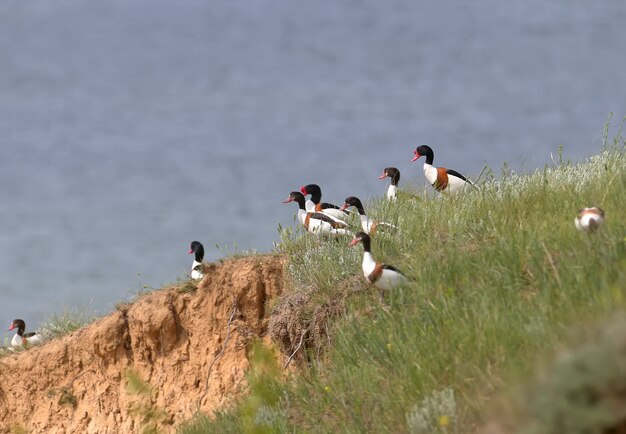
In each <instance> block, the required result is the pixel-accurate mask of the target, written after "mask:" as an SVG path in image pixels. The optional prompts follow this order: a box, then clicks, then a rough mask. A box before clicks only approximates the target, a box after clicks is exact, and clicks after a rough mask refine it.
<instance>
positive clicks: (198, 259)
mask: <svg viewBox="0 0 626 434" xmlns="http://www.w3.org/2000/svg"><path fill="white" fill-rule="evenodd" d="M192 253H193V254H195V255H196V256H195V258H194V260H193V263H192V264H191V278H192V279H194V280H200V279H202V278H203V277H204V273H203V266H202V260H203V259H204V246H203V245H202V243H201V242H200V241H192V242H191V250H189V254H190V255H191V254H192Z"/></svg>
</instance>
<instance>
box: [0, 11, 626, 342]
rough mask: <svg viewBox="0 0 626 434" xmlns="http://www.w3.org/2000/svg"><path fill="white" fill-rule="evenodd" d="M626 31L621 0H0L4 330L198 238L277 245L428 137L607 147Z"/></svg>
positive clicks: (623, 88)
mask: <svg viewBox="0 0 626 434" xmlns="http://www.w3.org/2000/svg"><path fill="white" fill-rule="evenodd" d="M625 23H626V2H625V1H624V0H602V1H594V2H592V1H588V0H549V1H546V0H527V1H520V2H503V1H501V0H479V1H473V2H449V1H442V2H429V1H415V0H404V1H379V0H365V1H336V0H321V1H314V2H304V1H294V0H253V1H238V0H235V1H206V0H205V1H199V0H187V1H185V2H174V1H170V0H107V1H106V2H104V1H97V0H55V1H53V2H52V1H49V0H28V1H24V0H3V1H2V2H1V3H0V326H2V322H4V323H5V324H6V325H7V326H8V325H9V323H10V322H11V320H12V319H13V318H19V317H21V318H23V319H25V320H26V322H27V325H29V328H31V329H32V328H36V327H38V326H39V325H40V324H41V322H42V321H44V320H46V319H48V318H49V317H50V316H51V315H52V314H53V313H55V312H57V313H58V312H62V311H63V309H65V308H70V309H72V308H75V307H78V308H86V309H87V310H88V311H90V312H91V313H96V314H99V315H101V314H104V313H106V312H108V311H110V310H111V309H113V306H114V305H115V303H116V302H117V301H119V300H121V299H128V298H130V297H132V295H133V292H136V291H138V290H140V289H141V288H142V286H144V285H148V286H152V287H158V286H160V285H161V284H164V283H166V282H171V281H173V280H175V279H176V277H177V276H182V275H183V274H184V273H186V272H187V270H188V268H189V266H190V264H191V257H190V256H189V255H187V251H188V245H189V242H190V241H192V240H194V239H197V240H200V241H202V242H203V243H204V245H205V249H206V251H207V257H206V259H208V260H212V259H216V258H219V257H220V256H222V254H223V253H222V252H220V250H218V249H217V248H216V247H215V246H216V244H219V245H223V246H229V247H230V248H232V246H234V245H236V246H237V247H238V248H239V249H256V250H258V251H262V252H265V251H269V250H271V248H272V242H273V241H274V240H276V239H277V226H278V224H279V223H280V224H282V225H290V224H292V222H293V215H294V213H295V211H296V207H295V206H293V205H283V204H282V203H281V201H282V200H283V199H285V198H286V196H287V195H288V193H289V191H291V190H293V189H297V188H298V187H299V186H301V185H303V184H305V183H313V182H315V183H318V184H320V185H321V186H322V189H323V191H324V197H325V198H326V199H327V200H328V201H331V202H335V203H338V202H341V201H342V200H343V199H344V198H345V197H346V196H348V195H357V196H361V197H363V198H371V197H373V196H375V195H379V194H383V192H384V191H385V189H386V186H387V183H383V182H381V181H378V180H377V179H376V177H377V176H378V175H379V174H380V173H381V172H382V169H383V168H384V167H385V166H396V167H398V168H399V169H400V170H401V172H402V177H403V180H406V179H414V180H417V181H419V182H420V183H421V182H422V180H423V175H422V171H421V165H422V163H419V164H417V165H416V164H413V165H411V163H409V160H410V159H411V157H412V152H413V149H414V148H415V146H416V145H418V144H421V143H427V144H430V145H432V146H433V147H434V148H435V151H436V159H435V162H436V163H437V162H439V163H442V164H445V165H447V166H448V167H452V168H455V169H457V170H459V171H461V172H465V173H467V174H474V175H475V174H476V173H478V172H479V171H480V170H481V168H482V167H483V165H484V164H485V163H486V164H489V165H490V166H492V167H494V168H499V167H500V166H501V164H502V163H503V162H504V161H508V162H509V164H511V165H512V166H513V167H519V168H521V167H525V168H527V169H533V168H535V167H540V166H542V165H543V164H545V163H546V162H547V161H549V157H550V152H553V151H555V150H556V148H557V146H558V145H559V144H563V145H564V146H565V154H566V156H567V157H570V158H572V159H576V160H580V159H582V158H584V157H586V156H589V155H591V154H594V153H596V152H598V151H599V150H600V147H601V145H600V139H601V131H602V127H603V124H604V122H605V120H606V119H607V116H608V113H609V112H614V113H615V118H614V122H613V123H614V124H615V125H616V124H617V123H618V121H619V119H620V118H621V117H622V116H623V115H624V114H626V73H625V71H626V55H625V54H626V25H625ZM0 330H3V329H0ZM2 336H3V335H2V334H0V337H2Z"/></svg>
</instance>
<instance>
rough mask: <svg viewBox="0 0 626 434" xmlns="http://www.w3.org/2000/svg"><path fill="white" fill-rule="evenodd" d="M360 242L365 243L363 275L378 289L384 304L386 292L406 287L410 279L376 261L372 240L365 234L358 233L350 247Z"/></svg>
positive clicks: (389, 266) (391, 267) (395, 269)
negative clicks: (401, 286) (373, 254)
mask: <svg viewBox="0 0 626 434" xmlns="http://www.w3.org/2000/svg"><path fill="white" fill-rule="evenodd" d="M359 242H360V243H363V263H362V267H363V275H364V276H365V279H366V280H367V282H368V283H369V284H370V285H373V286H375V287H376V288H378V290H379V291H380V301H381V302H382V301H383V295H384V292H385V291H388V290H391V289H394V288H397V287H398V286H400V285H404V284H405V283H407V281H408V279H407V278H406V276H405V275H404V274H402V273H401V272H400V271H399V270H398V269H397V268H395V267H393V266H391V265H387V264H383V263H381V262H377V261H376V260H375V259H374V257H373V256H372V252H371V238H370V236H369V235H367V234H366V233H365V232H357V233H356V235H354V238H353V239H352V241H351V242H350V246H355V245H357V244H358V243H359Z"/></svg>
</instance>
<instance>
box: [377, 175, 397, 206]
mask: <svg viewBox="0 0 626 434" xmlns="http://www.w3.org/2000/svg"><path fill="white" fill-rule="evenodd" d="M387 177H389V178H391V184H389V188H388V189H387V199H389V200H396V196H397V194H396V192H397V191H398V183H399V182H400V171H399V170H398V169H396V168H395V167H385V170H384V171H383V174H382V175H380V176H379V177H378V179H385V178H387Z"/></svg>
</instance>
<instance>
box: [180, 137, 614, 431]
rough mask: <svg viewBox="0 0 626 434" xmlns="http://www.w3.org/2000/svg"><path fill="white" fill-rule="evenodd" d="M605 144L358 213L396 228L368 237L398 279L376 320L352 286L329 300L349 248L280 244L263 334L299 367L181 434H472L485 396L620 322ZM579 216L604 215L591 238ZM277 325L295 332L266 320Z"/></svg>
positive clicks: (610, 168)
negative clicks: (474, 186) (465, 189)
mask: <svg viewBox="0 0 626 434" xmlns="http://www.w3.org/2000/svg"><path fill="white" fill-rule="evenodd" d="M607 130H608V126H607V129H606V130H605V135H604V138H603V139H604V140H603V142H604V148H605V150H604V151H603V152H601V153H600V154H598V155H596V156H594V157H591V158H590V159H589V160H587V161H584V162H582V163H579V164H574V163H571V162H563V159H562V154H561V150H559V159H558V161H557V162H555V164H554V166H550V167H545V168H543V169H541V170H538V171H536V172H535V173H532V174H512V173H511V172H510V171H509V170H504V171H503V177H501V178H500V179H495V178H494V176H493V174H492V173H488V175H487V179H486V180H485V181H484V182H482V183H481V189H480V190H475V191H472V192H470V193H468V194H465V195H462V196H450V195H442V196H441V197H434V196H433V195H432V194H430V193H424V192H420V193H415V192H414V193H413V194H409V195H405V199H404V200H399V201H398V203H394V204H390V203H388V202H386V201H384V200H381V199H378V200H373V201H371V202H370V203H369V204H367V205H366V210H367V211H368V214H370V215H372V216H374V217H376V216H379V217H384V219H385V220H386V221H389V222H391V223H394V224H397V226H398V228H399V229H398V231H397V233H395V234H393V235H385V236H383V235H379V236H376V237H374V238H373V245H372V248H373V254H374V256H375V257H376V258H377V259H378V260H383V261H386V262H389V263H391V264H394V265H396V266H398V267H399V268H400V269H402V270H404V271H405V273H406V274H407V275H409V276H410V278H411V283H410V284H409V285H407V286H406V287H404V288H400V289H398V290H396V291H394V292H392V293H390V294H388V295H387V299H386V303H387V305H388V306H387V308H384V307H383V306H381V305H380V304H379V303H378V301H377V294H376V293H375V291H372V290H367V289H366V288H365V287H364V286H363V285H362V286H360V287H359V285H356V286H355V285H354V284H348V285H347V286H348V287H349V288H351V289H350V290H346V289H345V288H346V282H352V281H354V279H355V277H354V276H358V279H360V281H361V282H362V276H361V270H360V259H361V254H362V249H361V247H360V246H359V247H358V248H354V249H350V248H349V247H347V243H348V239H345V240H344V239H341V240H340V241H337V242H334V241H332V240H320V239H317V238H315V237H312V236H309V235H307V234H301V233H299V232H297V233H295V234H294V233H293V231H291V230H283V237H282V241H281V242H280V243H278V245H277V250H278V251H280V252H283V253H286V254H287V255H288V257H289V264H288V269H289V273H290V277H291V281H290V290H289V291H288V293H287V294H285V295H284V296H283V297H282V298H281V299H280V300H278V301H277V302H275V303H274V305H273V306H272V312H273V316H274V317H273V318H272V319H271V321H275V318H276V317H278V318H279V319H278V322H279V323H280V324H279V326H280V325H282V327H283V329H282V334H281V336H283V337H284V338H285V339H284V342H283V346H282V347H283V351H284V352H285V354H290V350H292V349H294V346H295V343H296V338H297V337H298V336H299V333H300V332H301V331H302V332H304V333H305V336H306V340H305V342H306V349H305V350H303V352H304V353H305V354H306V355H307V357H302V358H300V369H299V370H298V372H297V373H296V374H293V375H287V378H282V377H281V376H280V375H279V374H275V373H272V374H268V375H265V376H264V377H261V378H260V379H259V377H258V375H257V376H255V375H256V374H255V373H254V372H253V373H252V374H251V377H250V381H251V382H252V383H253V384H254V383H255V382H259V381H260V382H262V383H263V382H266V383H267V385H268V387H270V388H271V389H272V390H273V391H274V392H272V393H266V392H263V388H261V387H252V388H251V392H250V394H249V395H248V396H247V397H244V398H242V400H241V402H240V403H239V405H238V406H236V407H235V408H233V409H231V410H228V411H225V412H222V413H219V414H218V415H217V417H216V418H215V419H214V420H210V419H208V418H206V417H202V416H201V417H200V418H199V419H197V420H196V421H194V422H193V423H191V424H189V425H187V426H186V427H185V428H184V429H183V430H182V432H188V433H192V432H341V433H344V432H346V433H360V432H412V433H422V432H424V433H426V432H448V433H451V432H459V433H460V432H480V431H481V427H482V426H484V425H483V424H485V418H488V417H491V416H490V414H489V411H487V410H488V409H489V408H490V406H491V404H492V403H493V402H494V397H500V396H501V395H503V394H506V391H507V390H509V389H511V388H513V387H514V386H515V385H516V384H520V383H524V382H525V381H530V380H528V379H530V378H534V376H535V372H536V370H537V366H538V363H539V362H540V361H541V360H545V359H549V358H550V357H551V354H552V353H553V352H554V350H555V348H558V347H560V346H561V345H563V343H564V342H567V341H568V339H570V338H571V336H572V335H576V334H580V333H583V332H584V331H585V330H586V329H588V328H590V327H591V326H592V325H594V324H597V323H601V322H602V321H603V320H604V319H605V318H607V317H609V316H611V315H612V314H614V313H615V312H623V311H624V310H625V307H626V302H625V298H624V296H625V291H626V206H624V205H625V204H626V154H625V152H624V149H625V148H624V145H625V142H624V139H623V137H622V136H621V128H620V131H619V132H618V133H617V136H616V137H615V139H614V140H613V143H609V140H608V139H607V134H606V131H607ZM584 206H600V207H602V208H603V209H604V210H605V212H606V224H605V225H604V227H602V228H601V230H600V231H599V232H598V233H596V234H592V235H588V234H584V233H581V232H578V231H576V229H575V228H574V223H573V220H574V217H575V216H576V214H577V212H578V210H579V209H580V208H581V207H584ZM351 279H352V280H351ZM337 299H340V301H341V302H340V303H339V305H338V304H337ZM328 306H331V307H332V309H330V310H329V311H328V312H330V313H329V314H327V315H321V316H320V315H316V313H319V311H320V310H322V311H324V309H328ZM287 310H288V311H294V312H297V318H293V315H292V316H291V317H289V318H281V317H280V315H281V313H282V312H284V311H287ZM320 318H321V322H322V323H323V324H321V325H320V324H317V325H315V326H313V325H312V322H314V321H320ZM281 321H282V323H281ZM276 329H280V327H278V326H277V327H276ZM285 330H286V331H285ZM319 330H322V331H323V332H319ZM324 340H325V342H326V343H325V345H324V346H323V348H322V350H320V342H321V341H324ZM276 396H278V397H279V402H278V403H277V402H276V400H275V397H276ZM253 404H254V405H253ZM251 408H252V409H253V410H250V409H251ZM254 409H256V410H254ZM268 409H270V410H271V411H270V413H271V415H272V417H270V418H268V417H261V416H262V414H265V413H263V412H266V413H267V411H268ZM250 411H257V412H259V413H258V414H257V416H258V417H256V418H255V417H252V416H250V414H249V412H250ZM246 412H248V413H246ZM250 421H252V423H251V422H250ZM194 429H195V430H196V431H194ZM538 432H539V431H538ZM546 432H548V431H546ZM588 432H596V431H588Z"/></svg>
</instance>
